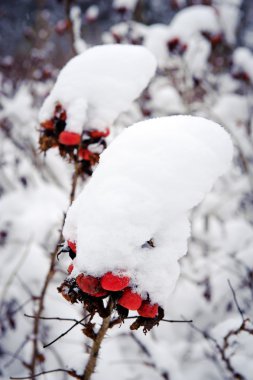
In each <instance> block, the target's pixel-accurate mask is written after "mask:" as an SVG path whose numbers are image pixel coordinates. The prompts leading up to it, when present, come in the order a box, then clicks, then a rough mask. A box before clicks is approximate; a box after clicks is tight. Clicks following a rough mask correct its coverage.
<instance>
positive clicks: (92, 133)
mask: <svg viewBox="0 0 253 380" xmlns="http://www.w3.org/2000/svg"><path fill="white" fill-rule="evenodd" d="M109 134H110V129H109V128H106V129H105V131H104V132H103V131H98V130H96V129H95V130H94V131H90V137H93V138H94V139H96V138H100V137H107V136H108V135H109Z"/></svg>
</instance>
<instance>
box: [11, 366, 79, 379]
mask: <svg viewBox="0 0 253 380" xmlns="http://www.w3.org/2000/svg"><path fill="white" fill-rule="evenodd" d="M54 372H65V373H67V374H68V375H69V376H72V377H74V378H75V379H80V377H79V376H78V375H77V374H76V372H75V371H74V370H73V369H71V370H67V369H62V368H59V369H52V370H51V371H43V372H40V373H35V374H34V375H33V376H24V377H13V376H11V377H10V379H11V380H25V379H33V378H34V377H38V376H41V375H46V374H48V373H54Z"/></svg>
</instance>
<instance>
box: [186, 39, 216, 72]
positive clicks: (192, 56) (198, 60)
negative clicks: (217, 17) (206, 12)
mask: <svg viewBox="0 0 253 380" xmlns="http://www.w3.org/2000/svg"><path fill="white" fill-rule="evenodd" d="M210 53H211V46H210V43H209V42H208V41H207V40H206V39H205V38H203V37H202V36H200V35H197V36H194V37H192V38H191V39H190V41H189V44H188V48H187V50H186V52H185V54H184V56H183V58H184V60H185V62H186V64H187V67H188V70H189V72H190V74H191V75H192V76H194V77H195V78H199V79H201V78H203V76H204V75H205V74H206V72H207V71H208V65H207V61H208V58H209V55H210Z"/></svg>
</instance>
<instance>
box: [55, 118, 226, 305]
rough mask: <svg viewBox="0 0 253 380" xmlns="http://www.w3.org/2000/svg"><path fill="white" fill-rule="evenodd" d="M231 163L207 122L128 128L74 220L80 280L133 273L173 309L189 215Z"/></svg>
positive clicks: (68, 232)
mask: <svg viewBox="0 0 253 380" xmlns="http://www.w3.org/2000/svg"><path fill="white" fill-rule="evenodd" d="M231 158H232V143H231V140H230V137H229V136H228V134H227V133H226V132H225V130H224V129H223V128H221V127H220V126H219V125H218V124H216V123H214V122H212V121H209V120H207V119H204V118H200V117H191V116H170V117H162V118H157V119H151V120H148V121H143V122H139V123H136V124H134V125H133V126H132V127H130V128H128V129H126V130H125V131H124V132H123V133H122V134H121V135H120V136H119V137H117V138H116V139H115V140H114V141H113V142H112V143H111V145H110V146H109V148H108V149H107V150H105V151H104V153H103V154H102V155H101V158H100V164H99V166H98V168H97V169H96V170H95V172H94V174H93V177H92V179H91V180H90V182H89V183H88V185H87V186H86V187H85V188H84V190H83V191H82V193H81V194H80V196H79V197H78V198H77V200H76V201H75V202H74V203H73V205H72V206H71V208H70V210H69V212H68V214H67V218H66V222H65V226H64V231H63V232H64V237H65V238H66V239H70V240H76V241H77V257H76V262H75V267H76V268H77V269H76V271H75V272H74V273H73V274H74V275H77V274H78V273H79V271H80V272H86V273H89V274H91V275H95V276H101V275H103V274H104V273H105V272H107V271H114V272H117V271H120V270H125V271H126V272H127V274H128V275H129V276H130V277H131V279H132V284H135V285H137V290H138V292H139V293H141V294H142V296H143V297H145V296H146V294H147V292H148V293H149V296H150V298H151V301H152V302H158V303H159V304H160V305H161V306H165V305H166V300H167V297H168V296H169V294H170V293H171V292H172V291H173V289H174V287H175V284H176V281H177V279H178V276H179V265H178V260H179V259H180V258H181V257H182V256H183V255H185V254H186V252H187V239H188V238H189V236H190V225H189V221H188V213H189V210H190V209H192V208H193V207H194V206H196V205H197V204H198V203H199V202H201V201H202V199H203V198H204V196H205V194H206V193H207V192H208V191H210V190H211V188H212V186H213V184H214V182H215V181H216V180H217V178H218V177H219V176H220V175H222V174H223V173H224V172H225V171H226V170H227V169H228V166H229V164H230V161H231ZM150 239H153V241H154V245H155V247H154V248H152V247H151V246H150V245H149V244H147V242H148V241H149V240H150Z"/></svg>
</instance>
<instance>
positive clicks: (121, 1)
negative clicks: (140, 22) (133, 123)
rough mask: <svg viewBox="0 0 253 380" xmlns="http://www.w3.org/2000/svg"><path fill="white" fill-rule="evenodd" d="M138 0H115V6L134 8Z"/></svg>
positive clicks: (116, 7) (118, 7)
mask: <svg viewBox="0 0 253 380" xmlns="http://www.w3.org/2000/svg"><path fill="white" fill-rule="evenodd" d="M137 1H138V0H113V8H115V9H120V8H126V9H129V10H134V8H135V7H136V4H137Z"/></svg>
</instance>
